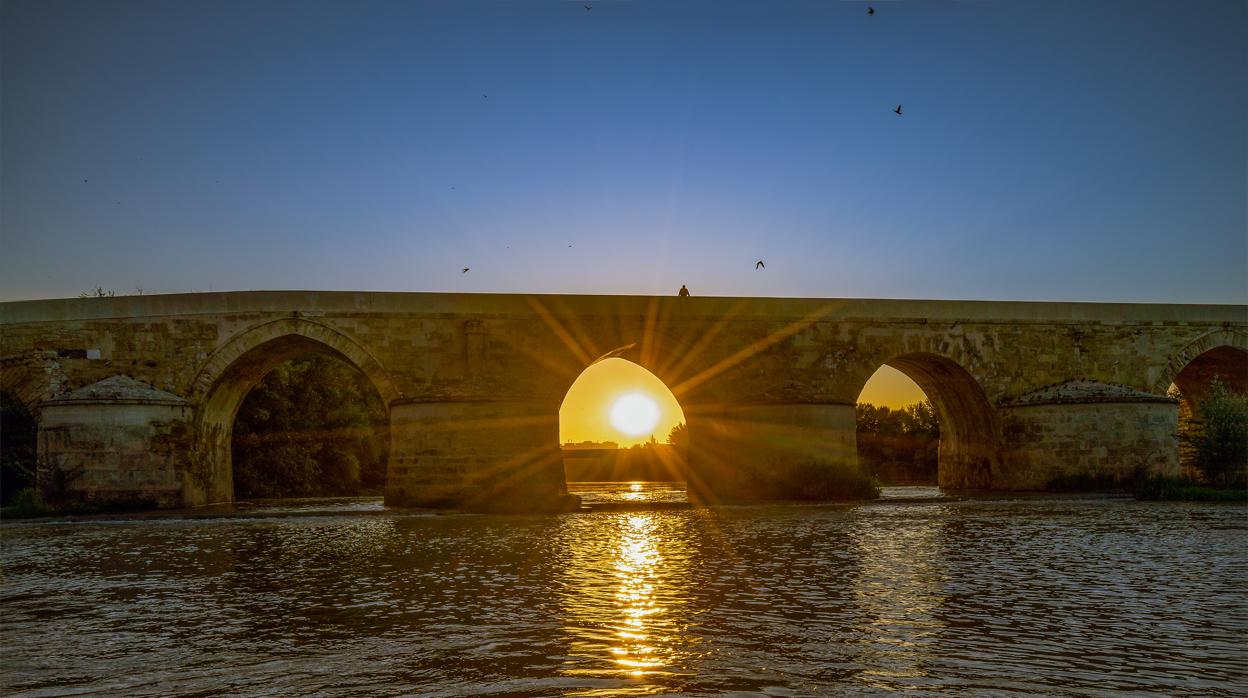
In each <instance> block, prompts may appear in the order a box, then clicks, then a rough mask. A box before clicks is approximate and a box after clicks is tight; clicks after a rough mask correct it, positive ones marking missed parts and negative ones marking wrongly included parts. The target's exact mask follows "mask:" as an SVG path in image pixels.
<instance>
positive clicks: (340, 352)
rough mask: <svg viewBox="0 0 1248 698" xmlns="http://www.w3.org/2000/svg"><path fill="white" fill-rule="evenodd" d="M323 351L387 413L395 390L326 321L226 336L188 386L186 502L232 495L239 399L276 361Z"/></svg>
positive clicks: (294, 321)
mask: <svg viewBox="0 0 1248 698" xmlns="http://www.w3.org/2000/svg"><path fill="white" fill-rule="evenodd" d="M318 353H319V354H327V355H329V356H333V357H335V358H337V359H339V360H341V361H343V362H345V363H346V364H348V365H350V366H352V367H354V368H356V369H358V370H359V371H361V372H362V373H363V374H364V375H365V376H367V377H368V379H369V382H370V383H371V384H372V385H373V387H374V389H376V390H377V393H378V394H379V395H380V396H381V398H382V402H383V403H385V405H386V409H387V412H388V411H389V408H390V403H391V402H392V401H394V400H396V399H398V398H399V397H401V394H400V393H399V392H398V391H397V390H396V389H395V387H394V385H393V382H392V381H391V380H390V377H389V375H388V374H387V373H386V371H385V369H384V368H382V366H381V364H380V363H379V362H378V361H377V360H376V358H374V357H373V356H372V354H371V353H370V352H368V350H367V349H365V348H364V347H363V346H362V345H360V344H359V343H358V342H357V341H355V340H354V339H352V338H351V337H348V336H347V335H345V334H343V333H342V332H339V331H338V330H335V329H334V328H332V327H329V326H327V325H324V324H321V323H318V322H313V321H310V320H306V319H302V318H283V319H280V320H274V321H270V322H266V323H262V324H259V325H255V326H253V327H250V328H248V329H246V330H244V331H243V332H241V333H239V334H238V335H235V336H234V337H232V338H231V339H230V340H229V341H228V342H226V343H225V344H224V345H222V346H221V347H220V348H219V349H217V351H215V352H213V354H212V355H211V356H209V357H208V359H207V360H206V361H205V362H204V365H203V366H202V367H201V369H200V371H199V372H198V374H197V375H196V377H195V380H194V382H193V383H192V386H191V396H192V399H193V400H194V401H195V403H196V418H195V427H196V428H195V446H194V450H193V460H194V464H195V465H194V468H193V471H192V473H191V475H190V476H189V477H188V478H187V482H186V483H184V495H185V500H186V501H187V503H190V504H197V503H207V504H211V503H217V502H228V501H232V500H233V497H234V483H233V467H232V462H231V460H232V453H231V441H232V437H233V430H234V419H235V417H236V416H237V414H238V410H239V408H240V407H241V406H242V404H243V400H244V398H246V397H247V394H248V393H249V392H251V390H252V388H254V387H255V386H256V384H257V383H259V382H260V380H261V379H262V378H264V376H265V375H266V374H267V373H269V371H272V370H273V369H274V368H276V367H277V366H279V365H280V364H282V363H284V362H286V361H289V360H291V359H294V358H297V357H300V356H306V355H308V354H318Z"/></svg>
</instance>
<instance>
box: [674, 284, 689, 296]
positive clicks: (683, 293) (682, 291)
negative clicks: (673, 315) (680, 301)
mask: <svg viewBox="0 0 1248 698" xmlns="http://www.w3.org/2000/svg"><path fill="white" fill-rule="evenodd" d="M676 295H678V296H680V297H681V298H684V297H685V296H687V295H689V289H687V288H685V285H684V284H681V285H680V291H679V292H677V293H676Z"/></svg>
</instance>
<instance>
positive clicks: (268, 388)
mask: <svg viewBox="0 0 1248 698" xmlns="http://www.w3.org/2000/svg"><path fill="white" fill-rule="evenodd" d="M387 423H388V420H387V417H386V408H385V405H383V404H382V402H381V398H380V396H378V395H377V391H376V390H375V389H373V387H372V385H371V384H370V383H369V381H368V378H367V377H366V376H364V374H362V373H361V372H359V371H358V370H356V369H355V368H353V367H351V366H348V365H347V364H345V363H343V362H342V361H339V360H337V359H334V358H330V357H326V356H320V355H316V356H311V357H307V358H301V359H293V360H291V361H288V362H286V363H284V364H282V365H280V366H278V367H277V368H275V369H273V371H271V372H270V373H269V374H268V375H267V376H265V377H264V379H263V380H262V381H261V382H260V383H259V384H258V385H257V386H256V387H255V388H254V389H252V391H251V392H250V393H249V394H248V395H247V397H246V398H245V399H244V400H243V404H242V407H240V408H239V411H238V416H237V418H236V419H235V422H234V441H233V462H234V492H235V496H237V497H240V498H246V497H308V496H334V495H350V494H358V493H360V492H375V491H379V490H380V489H381V487H382V486H383V485H384V484H385V477H386V459H387V456H388V450H389V434H388V429H387Z"/></svg>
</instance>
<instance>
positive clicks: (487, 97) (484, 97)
mask: <svg viewBox="0 0 1248 698" xmlns="http://www.w3.org/2000/svg"><path fill="white" fill-rule="evenodd" d="M489 98H490V96H489V95H481V99H489Z"/></svg>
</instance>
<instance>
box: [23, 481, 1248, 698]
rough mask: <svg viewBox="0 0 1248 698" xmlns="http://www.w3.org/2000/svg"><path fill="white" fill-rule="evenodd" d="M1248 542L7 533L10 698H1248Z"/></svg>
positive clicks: (1076, 528) (624, 528) (378, 528)
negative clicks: (961, 694) (298, 697)
mask: <svg viewBox="0 0 1248 698" xmlns="http://www.w3.org/2000/svg"><path fill="white" fill-rule="evenodd" d="M611 496H614V495H611ZM345 506H348V507H360V506H361V505H360V504H359V503H351V504H347V505H345ZM305 510H307V509H305ZM305 510H301V511H305ZM309 511H310V510H309ZM1246 524H1248V522H1246V517H1245V509H1244V508H1243V507H1237V506H1210V505H1191V504H1157V503H1137V502H1132V501H1122V500H1082V501H1081V500H1064V501H1055V500H1030V501H996V502H992V501H962V502H948V501H939V502H932V503H923V502H917V503H916V502H912V501H911V502H907V503H898V504H889V503H876V504H870V505H865V506H859V507H844V508H843V507H831V506H758V507H729V508H722V509H691V510H679V511H655V512H607V513H591V514H585V513H581V514H567V515H562V516H546V517H501V516H475V515H449V516H433V515H400V514H392V513H386V512H382V513H378V512H375V511H373V512H360V513H358V514H353V513H351V512H342V511H338V512H336V515H333V516H325V515H316V514H314V513H298V514H297V515H291V516H286V517H279V518H218V519H209V520H170V519H148V520H130V521H113V522H100V521H93V522H77V523H39V524H13V523H8V522H6V523H5V525H4V527H3V529H2V533H0V562H2V563H3V569H4V579H3V584H2V586H0V607H2V608H3V612H4V621H3V625H2V626H0V641H2V642H3V647H4V654H3V661H2V662H0V692H2V693H4V694H5V695H17V696H34V695H53V694H65V693H75V694H91V693H98V694H114V695H131V696H145V695H151V696H155V695H162V696H163V695H205V694H214V693H222V692H226V693H237V694H248V695H295V694H312V693H317V694H319V695H331V696H333V695H341V696H347V695H410V694H420V695H445V696H457V695H516V696H520V695H582V696H586V695H588V696H592V695H628V694H637V695H645V694H670V693H677V694H690V695H716V694H721V693H724V692H740V693H741V694H766V695H831V694H836V695H874V694H881V695H882V694H886V693H888V692H891V691H897V690H904V691H906V692H908V693H910V694H912V695H928V694H938V693H948V692H953V691H965V690H967V689H977V690H980V691H983V692H988V693H993V694H998V695H1002V694H1004V695H1025V694H1043V695H1108V694H1111V693H1115V692H1131V693H1134V694H1146V693H1155V694H1159V695H1160V694H1164V695H1176V694H1187V695H1202V696H1204V695H1243V694H1244V693H1245V692H1248V647H1246V646H1245V643H1246V642H1248V640H1246V639H1245V638H1248V593H1246V592H1245V581H1244V580H1245V579H1248V547H1246V546H1248V536H1246V535H1245V529H1246V528H1248V525H1246Z"/></svg>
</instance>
